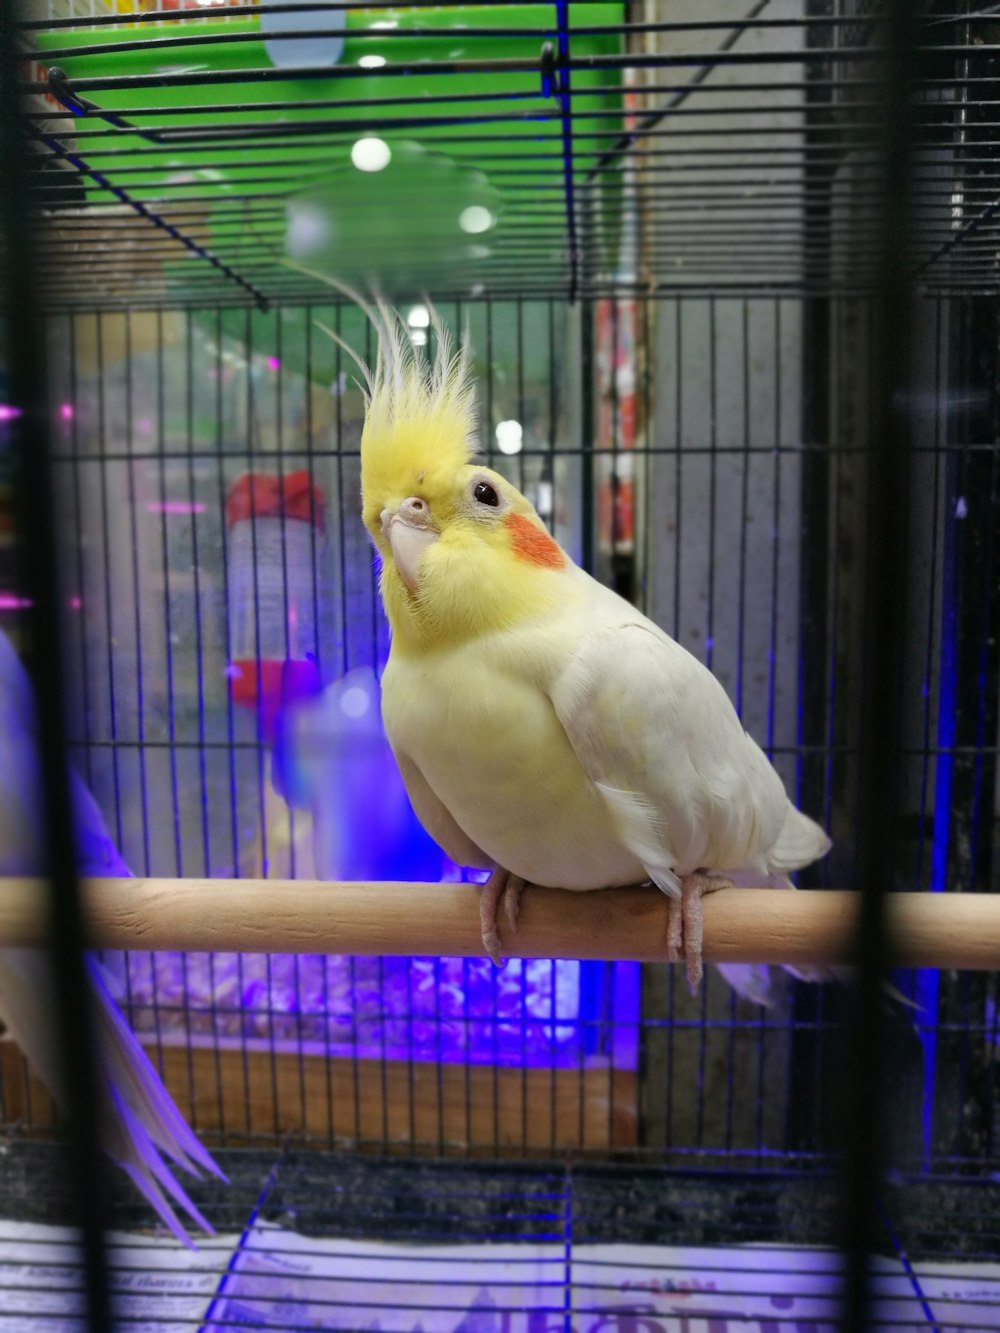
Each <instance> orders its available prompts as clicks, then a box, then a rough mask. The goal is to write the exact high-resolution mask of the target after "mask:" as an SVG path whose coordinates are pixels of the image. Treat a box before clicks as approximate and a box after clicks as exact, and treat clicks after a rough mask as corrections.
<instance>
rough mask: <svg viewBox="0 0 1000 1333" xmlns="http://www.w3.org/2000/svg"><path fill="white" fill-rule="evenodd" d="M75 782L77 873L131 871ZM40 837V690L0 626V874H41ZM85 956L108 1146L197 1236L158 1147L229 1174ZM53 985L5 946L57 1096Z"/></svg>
mask: <svg viewBox="0 0 1000 1333" xmlns="http://www.w3.org/2000/svg"><path fill="white" fill-rule="evenodd" d="M70 784H71V796H72V803H73V812H74V818H75V831H76V839H77V855H78V866H79V872H80V874H81V875H86V876H101V875H103V876H119V875H120V876H128V875H130V874H131V872H130V871H129V869H128V867H127V866H126V865H125V863H124V862H123V861H122V859H121V857H120V856H119V854H118V850H117V848H116V847H115V845H114V843H113V842H112V840H111V837H110V835H109V834H108V831H107V829H106V828H105V826H104V820H103V819H102V817H101V812H100V810H99V809H98V806H97V803H96V801H95V800H94V798H93V796H92V795H91V794H90V792H89V791H88V790H87V788H86V787H85V786H84V784H83V783H82V782H81V781H80V779H79V777H78V776H77V775H76V773H75V772H73V771H72V769H71V770H70ZM42 836H43V835H42V816H41V789H40V773H39V764H38V752H37V739H36V728H35V706H34V697H33V693H32V689H31V685H30V683H29V681H28V677H27V674H26V672H25V670H24V667H23V666H22V665H21V662H20V660H19V658H18V656H17V654H16V653H15V651H14V649H13V647H12V645H11V643H10V641H9V640H8V639H7V638H6V636H5V635H4V634H3V633H2V632H0V876H3V875H11V876H17V875H37V874H41V873H43V872H44V866H45V858H44V856H43V854H42ZM85 964H86V969H87V976H88V979H89V981H90V986H91V992H92V995H93V1007H92V1012H93V1019H94V1025H95V1038H96V1058H97V1069H98V1078H99V1086H100V1090H101V1096H102V1106H101V1108H100V1113H101V1128H102V1134H103V1141H104V1146H105V1148H106V1150H107V1152H108V1155H109V1156H110V1157H111V1158H112V1159H113V1160H114V1161H115V1162H117V1163H118V1165H119V1166H120V1167H121V1168H122V1169H123V1170H124V1171H125V1172H126V1173H127V1174H128V1175H129V1176H130V1177H131V1179H132V1180H133V1181H134V1182H135V1184H136V1185H137V1186H138V1188H139V1189H140V1190H141V1191H142V1193H143V1194H144V1195H145V1197H146V1198H147V1199H148V1201H149V1202H150V1203H151V1204H152V1206H153V1207H154V1208H155V1209H156V1212H157V1213H158V1214H159V1216H160V1218H161V1219H162V1221H163V1222H164V1223H165V1224H166V1226H168V1227H169V1228H170V1230H171V1231H172V1232H173V1233H174V1235H175V1236H176V1237H177V1238H178V1239H179V1240H181V1241H182V1242H183V1243H185V1244H187V1245H190V1243H191V1242H190V1238H189V1237H188V1235H187V1233H186V1231H185V1229H184V1226H183V1225H182V1223H181V1221H180V1220H179V1219H178V1217H177V1214H176V1213H175V1211H174V1209H173V1207H172V1206H171V1200H172V1201H173V1203H174V1204H177V1205H178V1206H179V1207H180V1208H182V1209H183V1210H184V1211H185V1212H186V1213H187V1214H188V1215H189V1217H190V1218H191V1219H192V1221H193V1222H195V1224H196V1225H197V1226H199V1227H201V1228H202V1229H203V1230H205V1231H207V1232H209V1233H212V1227H211V1226H209V1224H208V1222H207V1221H206V1220H205V1218H204V1217H203V1216H202V1214H201V1213H200V1212H199V1211H198V1209H197V1208H196V1207H195V1206H194V1204H193V1203H192V1202H191V1200H190V1199H189V1198H188V1196H187V1195H186V1194H185V1192H184V1190H183V1189H182V1188H181V1186H180V1185H179V1184H178V1183H177V1181H176V1180H175V1179H174V1177H173V1175H172V1174H171V1171H170V1169H169V1167H168V1166H167V1165H166V1163H165V1162H164V1160H163V1157H162V1156H161V1153H162V1154H165V1155H166V1156H167V1157H169V1158H170V1159H172V1161H174V1162H175V1163H176V1164H177V1165H178V1166H181V1167H183V1168H184V1169H185V1170H186V1171H189V1172H190V1173H191V1174H192V1175H194V1176H199V1175H200V1171H201V1170H204V1171H207V1172H209V1173H210V1174H211V1175H213V1176H217V1177H218V1178H219V1179H220V1180H225V1176H224V1175H223V1174H222V1172H221V1171H220V1170H219V1168H218V1167H217V1166H216V1164H215V1163H214V1162H213V1161H212V1158H211V1157H210V1156H209V1154H208V1153H207V1152H206V1151H205V1149H204V1148H203V1147H202V1145H201V1144H200V1143H199V1141H198V1139H197V1138H196V1137H195V1135H194V1134H193V1133H192V1131H191V1129H190V1128H189V1127H188V1125H187V1124H186V1122H185V1121H184V1118H183V1116H182V1115H181V1113H180V1112H179V1111H178V1109H177V1107H176V1106H175V1105H174V1103H173V1101H172V1100H171V1097H170V1094H169V1093H168V1092H167V1090H166V1088H165V1087H164V1086H163V1084H162V1082H161V1081H160V1078H159V1075H158V1074H157V1072H156V1070H155V1069H154V1068H153V1066H152V1064H151V1063H150V1060H149V1058H148V1056H147V1055H146V1053H145V1051H144V1050H143V1049H142V1047H141V1046H140V1044H139V1042H138V1040H137V1039H136V1037H135V1034H134V1033H133V1032H132V1030H131V1028H130V1027H129V1026H128V1024H127V1023H126V1021H125V1019H124V1018H123V1016H122V1014H121V1013H120V1012H119V1010H118V1008H117V1006H116V1004H115V1002H114V1000H113V998H112V996H111V993H110V991H109V989H108V985H107V982H106V980H105V976H104V975H103V969H102V967H101V965H100V963H99V962H98V961H97V959H96V958H94V957H93V956H91V955H90V954H88V955H87V956H86V959H85ZM53 992H54V986H53V978H52V975H51V968H50V960H49V958H48V955H47V954H46V953H45V952H44V951H42V950H39V949H22V948H16V949H15V948H5V949H0V1019H2V1021H3V1022H4V1023H5V1024H6V1026H7V1027H8V1028H9V1029H10V1031H11V1033H12V1034H13V1036H14V1037H15V1039H16V1040H17V1042H18V1045H19V1046H20V1047H21V1049H22V1051H23V1052H24V1054H25V1056H26V1057H27V1059H28V1061H29V1063H30V1064H31V1065H32V1066H33V1067H34V1069H35V1071H36V1072H37V1074H38V1077H39V1078H40V1079H41V1080H42V1082H43V1083H44V1084H45V1086H46V1087H47V1088H48V1090H49V1092H50V1093H51V1094H52V1096H53V1097H54V1098H55V1100H56V1101H57V1102H59V1101H60V1100H61V1099H62V1094H63V1087H62V1078H61V1071H60V1067H59V1053H58V1047H57V1042H56V1033H55V1031H54V1030H53V1023H52V1017H53V1011H54V1008H55V999H54V993H53ZM199 1168H200V1169H199ZM213 1234H214V1233H213Z"/></svg>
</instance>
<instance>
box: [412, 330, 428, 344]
mask: <svg viewBox="0 0 1000 1333" xmlns="http://www.w3.org/2000/svg"><path fill="white" fill-rule="evenodd" d="M410 337H411V339H412V340H413V346H414V347H423V346H424V345H425V343H426V342H427V330H426V329H411V330H410Z"/></svg>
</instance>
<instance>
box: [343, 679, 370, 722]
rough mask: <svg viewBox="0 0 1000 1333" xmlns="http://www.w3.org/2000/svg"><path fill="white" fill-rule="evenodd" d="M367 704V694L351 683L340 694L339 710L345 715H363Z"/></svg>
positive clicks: (366, 710) (366, 709)
mask: <svg viewBox="0 0 1000 1333" xmlns="http://www.w3.org/2000/svg"><path fill="white" fill-rule="evenodd" d="M368 706H369V704H368V695H367V694H366V693H365V692H364V690H363V689H361V687H360V686H358V685H352V686H351V688H350V689H349V690H345V691H344V693H343V694H342V695H341V696H340V711H341V712H342V713H344V714H346V715H347V717H364V715H365V713H367V712H368Z"/></svg>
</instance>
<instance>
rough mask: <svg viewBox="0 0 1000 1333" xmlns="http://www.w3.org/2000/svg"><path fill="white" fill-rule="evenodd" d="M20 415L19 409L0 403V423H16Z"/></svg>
mask: <svg viewBox="0 0 1000 1333" xmlns="http://www.w3.org/2000/svg"><path fill="white" fill-rule="evenodd" d="M20 415H21V409H20V408H19V407H11V405H10V404H9V403H0V421H16V420H17V418H18V417H19V416H20Z"/></svg>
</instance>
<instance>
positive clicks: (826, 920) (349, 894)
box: [0, 879, 1000, 970]
mask: <svg viewBox="0 0 1000 1333" xmlns="http://www.w3.org/2000/svg"><path fill="white" fill-rule="evenodd" d="M83 900H84V915H85V920H86V928H87V937H88V939H89V941H90V943H91V944H92V945H93V946H94V947H100V948H106V949H189V950H215V951H219V952H222V951H227V950H234V951H237V950H238V951H240V952H245V953H246V952H271V953H352V954H427V955H436V954H441V955H452V956H459V957H469V958H473V957H479V956H481V955H482V951H483V950H482V944H481V941H480V937H479V892H478V889H477V888H476V887H475V886H474V885H468V884H401V883H348V884H326V883H318V882H312V881H303V880H252V879H242V880H209V879H92V880H85V881H84V883H83ZM858 901H859V899H858V895H857V894H855V893H849V892H844V891H840V890H830V891H824V892H803V893H791V892H788V891H787V890H780V889H742V888H741V889H724V890H721V891H719V892H717V893H713V894H710V895H709V896H708V897H706V898H705V899H704V903H703V910H704V918H705V941H704V955H705V958H706V959H709V960H711V961H714V962H720V963H721V962H744V963H754V962H757V963H844V962H847V961H849V951H850V945H851V936H852V931H853V928H854V922H855V920H856V914H857V909H858ZM46 903H47V896H46V891H45V885H44V884H43V883H42V882H41V881H38V880H27V879H0V945H2V944H39V943H41V942H43V940H44V938H45V919H46V918H45V913H46ZM888 917H889V928H890V934H891V939H892V957H893V961H894V962H896V963H898V964H900V965H904V966H913V967H947V968H970V969H979V970H984V969H986V970H990V969H993V968H1000V894H996V895H993V894H968V893H959V894H952V893H934V894H931V893H912V894H909V893H897V894H890V895H889V899H888ZM666 923H667V911H666V900H665V899H664V897H663V895H662V894H661V893H660V892H658V890H656V889H652V888H634V889H602V890H600V891H598V892H594V893H568V892H566V891H565V890H563V889H537V888H531V889H528V890H527V891H526V893H525V894H524V897H523V899H522V908H521V917H520V920H519V923H518V930H517V933H516V935H512V934H511V932H510V929H509V927H508V926H507V925H506V922H504V921H501V926H500V931H501V936H502V939H503V944H504V949H505V951H506V953H507V954H508V955H509V956H510V957H512V958H589V959H609V960H610V959H632V960H635V961H637V962H655V961H657V960H662V959H663V958H664V957H665V953H666V951H665V947H664V941H665V939H666Z"/></svg>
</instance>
